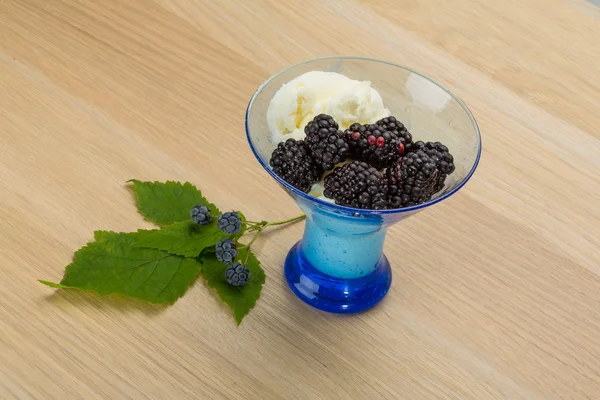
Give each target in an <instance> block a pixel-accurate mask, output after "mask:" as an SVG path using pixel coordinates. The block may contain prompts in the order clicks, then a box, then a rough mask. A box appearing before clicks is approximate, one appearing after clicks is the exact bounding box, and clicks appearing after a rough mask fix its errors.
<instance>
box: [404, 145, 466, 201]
mask: <svg viewBox="0 0 600 400" xmlns="http://www.w3.org/2000/svg"><path fill="white" fill-rule="evenodd" d="M413 149H414V150H422V151H424V152H425V154H427V155H428V156H429V157H431V158H433V160H434V161H435V163H436V166H437V169H438V171H439V176H438V181H437V183H436V186H435V190H434V193H436V192H438V191H440V190H442V189H443V188H444V182H445V181H446V177H447V176H448V175H450V174H451V173H453V172H454V170H455V169H456V167H455V166H454V157H452V154H450V152H449V151H448V147H446V146H444V145H443V144H442V143H440V142H427V143H424V142H422V141H418V142H415V143H414V145H413Z"/></svg>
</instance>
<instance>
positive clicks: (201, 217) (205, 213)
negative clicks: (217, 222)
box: [190, 204, 212, 225]
mask: <svg viewBox="0 0 600 400" xmlns="http://www.w3.org/2000/svg"><path fill="white" fill-rule="evenodd" d="M190 218H191V219H192V221H194V222H195V223H197V224H198V225H206V224H208V223H209V222H210V221H211V220H212V215H211V213H210V210H209V209H208V208H206V207H205V206H203V205H202V204H198V205H197V206H195V207H194V208H192V210H191V211H190Z"/></svg>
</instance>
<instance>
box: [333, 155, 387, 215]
mask: <svg viewBox="0 0 600 400" xmlns="http://www.w3.org/2000/svg"><path fill="white" fill-rule="evenodd" d="M324 183H325V191H324V192H323V194H324V195H325V197H328V198H330V199H334V200H335V202H336V204H340V205H343V206H348V207H354V208H367V209H373V210H381V209H384V208H386V191H387V185H386V179H385V176H384V174H382V173H381V172H379V171H378V170H377V169H375V168H373V167H371V166H369V164H367V163H366V162H363V161H353V162H351V163H349V164H345V165H342V166H341V167H337V168H336V169H334V170H333V172H332V173H331V174H329V175H327V176H326V177H325V181H324Z"/></svg>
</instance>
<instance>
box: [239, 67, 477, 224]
mask: <svg viewBox="0 0 600 400" xmlns="http://www.w3.org/2000/svg"><path fill="white" fill-rule="evenodd" d="M325 60H339V61H341V60H354V61H368V62H374V63H379V64H386V65H391V66H393V67H396V68H400V69H403V70H405V71H409V72H411V73H413V74H417V75H419V76H420V77H421V78H423V79H425V80H427V81H429V82H431V83H433V84H434V85H436V86H437V87H439V88H440V89H442V90H443V91H444V92H446V93H448V94H449V95H450V97H451V98H452V100H454V101H456V102H457V103H458V105H459V106H460V107H461V108H462V110H463V111H464V112H465V113H466V114H467V116H468V117H469V120H470V121H471V124H472V126H473V128H474V129H475V134H476V135H477V156H476V158H475V162H474V163H473V166H472V167H471V170H470V171H469V172H468V173H467V174H466V175H465V177H464V178H463V179H462V180H461V181H460V182H459V183H458V184H456V186H454V187H453V188H452V189H451V190H449V191H448V192H446V193H444V194H443V195H441V196H439V197H436V198H435V199H431V200H428V201H426V202H424V203H421V204H417V205H414V206H408V207H402V208H393V209H385V210H373V209H364V208H353V207H347V206H342V205H339V204H335V203H330V202H328V201H325V200H321V199H319V198H317V197H314V196H311V195H309V194H308V193H306V192H303V191H302V190H300V189H297V188H295V187H294V186H292V185H290V184H289V183H287V182H286V181H284V180H283V179H282V178H281V177H280V176H279V175H277V174H276V173H275V172H274V171H273V170H272V169H271V167H270V166H269V165H268V163H265V162H264V161H263V160H262V158H261V157H260V155H259V154H258V151H257V149H256V147H255V146H254V142H253V140H252V136H251V135H250V127H249V125H248V120H249V117H250V113H251V111H252V106H253V105H254V101H255V100H256V97H257V96H258V95H259V94H260V93H261V92H262V91H263V89H264V88H265V87H266V86H267V85H269V83H271V82H272V81H273V80H274V79H276V78H277V77H278V76H280V75H282V74H283V73H285V72H287V71H289V70H291V69H294V68H296V67H298V66H300V65H304V64H309V63H314V62H318V61H325ZM245 127H246V138H247V139H248V143H249V144H250V149H251V150H252V153H253V154H254V156H255V157H256V159H257V160H258V162H259V163H260V165H262V167H263V168H264V169H265V170H266V171H267V172H268V173H269V174H270V175H271V176H272V177H273V178H274V179H275V180H276V181H277V182H278V183H279V184H280V185H282V186H283V187H285V188H286V189H287V190H290V191H291V192H293V193H294V194H296V195H298V196H301V197H303V198H305V199H307V200H308V201H312V202H315V203H317V204H320V205H322V206H325V207H327V208H331V209H333V210H337V211H341V212H344V213H350V214H361V215H371V214H374V215H381V214H399V213H407V212H411V211H415V210H421V209H423V208H426V207H429V206H431V205H433V204H436V203H439V202H440V201H442V200H445V199H447V198H448V197H450V196H452V195H453V194H454V193H456V192H457V191H458V190H459V189H460V188H462V187H463V186H464V185H465V184H466V183H467V182H468V181H469V179H471V177H472V176H473V174H474V173H475V170H476V169H477V166H478V165H479V159H480V158H481V147H482V143H481V133H480V131H479V126H478V125H477V121H476V120H475V117H474V116H473V113H472V112H471V110H470V109H469V107H467V105H466V104H465V103H464V102H463V101H462V100H461V99H460V98H459V97H458V96H456V95H455V94H454V93H452V91H450V89H448V88H446V87H445V86H444V85H442V84H441V83H439V82H437V81H436V80H435V79H432V78H430V77H428V76H427V75H425V74H422V73H421V72H419V71H416V70H414V69H412V68H409V67H405V66H403V65H400V64H396V63H393V62H391V61H385V60H380V59H375V58H369V57H358V56H326V57H317V58H312V59H309V60H304V61H301V62H298V63H296V64H292V65H290V66H287V67H286V68H283V69H281V70H280V71H278V72H276V73H275V74H273V75H272V76H271V77H269V78H268V79H267V80H266V81H264V82H263V83H262V84H261V85H260V86H259V87H258V88H257V89H256V91H255V92H254V94H253V95H252V97H251V98H250V101H249V103H248V107H247V108H246V115H245Z"/></svg>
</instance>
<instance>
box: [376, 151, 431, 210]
mask: <svg viewBox="0 0 600 400" xmlns="http://www.w3.org/2000/svg"><path fill="white" fill-rule="evenodd" d="M386 177H387V184H388V198H387V200H388V204H387V205H388V208H400V207H407V206H414V205H417V204H420V203H424V202H426V201H427V200H429V199H431V196H432V195H433V193H434V192H435V187H436V184H437V182H438V177H439V171H438V169H437V166H436V162H435V160H434V159H433V158H431V157H429V156H428V155H427V154H426V153H425V152H424V151H423V150H417V151H413V152H412V153H408V154H407V155H406V156H404V157H402V158H401V159H400V160H399V161H398V162H397V163H396V164H394V165H393V166H391V167H390V168H388V169H387V171H386Z"/></svg>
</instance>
